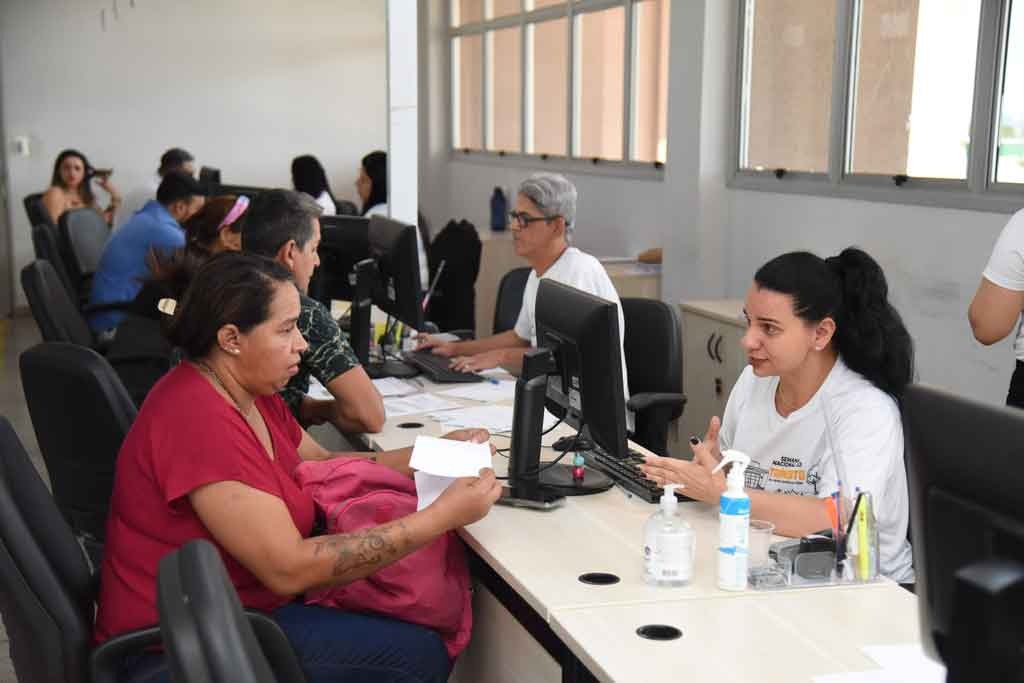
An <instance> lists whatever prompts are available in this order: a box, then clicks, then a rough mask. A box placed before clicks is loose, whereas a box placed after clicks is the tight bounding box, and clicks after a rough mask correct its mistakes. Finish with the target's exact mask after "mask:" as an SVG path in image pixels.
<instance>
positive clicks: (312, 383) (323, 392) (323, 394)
mask: <svg viewBox="0 0 1024 683" xmlns="http://www.w3.org/2000/svg"><path fill="white" fill-rule="evenodd" d="M306 396H309V397H310V398H315V399H317V400H318V401H333V400H334V397H333V396H331V392H329V391H327V388H326V387H325V386H324V385H323V384H320V381H319V380H318V379H317V378H316V377H310V378H309V389H307V390H306Z"/></svg>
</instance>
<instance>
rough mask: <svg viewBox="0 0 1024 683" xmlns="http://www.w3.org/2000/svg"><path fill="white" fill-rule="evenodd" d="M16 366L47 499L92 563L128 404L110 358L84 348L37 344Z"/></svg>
mask: <svg viewBox="0 0 1024 683" xmlns="http://www.w3.org/2000/svg"><path fill="white" fill-rule="evenodd" d="M20 367H21V382H22V385H23V388H24V391H25V402H26V403H27V405H28V412H29V416H30V417H31V418H32V428H33V429H34V430H35V433H36V439H37V440H38V442H39V450H40V452H41V453H42V456H43V460H44V462H45V463H46V469H47V471H48V472H49V473H50V483H51V484H52V485H53V498H54V500H55V501H56V503H57V508H58V509H59V510H60V511H61V514H63V515H64V519H65V520H67V522H68V524H69V525H70V526H71V528H72V529H73V530H74V532H75V534H76V535H78V536H80V537H81V538H82V540H83V544H84V545H85V546H86V550H87V552H89V554H90V557H91V558H92V559H93V560H94V564H95V565H96V566H98V564H99V562H98V560H99V555H100V554H101V552H102V544H103V539H104V534H105V530H106V529H105V526H106V521H107V510H108V508H109V507H110V496H111V494H112V492H113V488H114V465H115V463H116V461H117V453H118V451H119V450H120V449H121V443H122V442H123V441H124V438H125V436H126V435H127V434H128V429H129V428H130V427H131V425H132V421H133V420H134V419H135V414H136V409H135V404H134V403H133V402H132V399H131V397H130V396H129V395H128V392H127V391H126V390H125V388H124V385H123V384H122V383H121V380H120V379H119V378H118V376H117V374H116V373H115V372H114V369H113V368H112V367H111V365H110V363H108V362H107V360H106V359H105V358H103V357H102V356H100V355H99V354H98V353H96V352H95V351H93V350H91V349H88V348H86V347H84V346H79V345H77V344H68V343H63V342H43V343H42V344H38V345H36V346H34V347H32V348H31V349H29V350H27V351H25V352H24V353H22V354H21V358H20Z"/></svg>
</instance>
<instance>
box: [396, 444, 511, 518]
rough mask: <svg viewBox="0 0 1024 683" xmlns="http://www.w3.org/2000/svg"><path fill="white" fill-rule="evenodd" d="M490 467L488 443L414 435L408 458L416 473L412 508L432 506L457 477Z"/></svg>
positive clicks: (469, 475)
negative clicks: (414, 438)
mask: <svg viewBox="0 0 1024 683" xmlns="http://www.w3.org/2000/svg"><path fill="white" fill-rule="evenodd" d="M493 464H494V463H493V462H492V461H491V447H490V445H489V444H486V443H473V442H471V441H454V440H452V439H438V438H435V437H432V436H417V437H416V442H415V444H413V447H412V457H410V458H409V467H411V468H413V469H414V470H416V473H415V475H414V477H415V480H416V495H417V497H418V498H419V501H418V503H417V504H416V509H417V510H422V509H423V508H425V507H427V506H428V505H430V504H431V503H433V502H434V501H435V500H436V499H437V497H438V496H440V495H441V494H442V493H444V490H445V489H447V488H448V487H449V486H450V485H451V483H452V482H453V481H455V480H456V479H457V478H459V477H476V476H479V474H480V470H482V469H483V468H485V467H491V466H492V465H493Z"/></svg>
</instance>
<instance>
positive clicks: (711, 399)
mask: <svg viewBox="0 0 1024 683" xmlns="http://www.w3.org/2000/svg"><path fill="white" fill-rule="evenodd" d="M682 321H683V392H684V393H685V394H686V398H687V402H686V409H685V411H684V412H683V419H682V432H681V433H680V434H679V437H680V441H685V439H687V438H689V436H690V435H691V434H695V435H697V436H704V432H706V431H707V427H708V421H709V420H710V419H711V417H712V416H714V415H717V416H719V417H721V416H722V413H723V412H724V411H725V403H726V401H727V400H728V399H729V391H730V390H731V389H732V386H733V384H734V383H735V382H736V378H737V377H738V376H739V373H740V371H741V370H742V369H743V364H744V363H745V362H746V361H745V359H746V356H745V355H744V353H743V350H742V348H741V347H740V338H741V337H742V336H743V330H742V328H740V327H737V326H733V325H727V324H725V323H721V322H719V321H717V320H713V319H711V318H705V317H703V316H700V315H695V314H693V313H689V312H686V311H684V312H683V315H682Z"/></svg>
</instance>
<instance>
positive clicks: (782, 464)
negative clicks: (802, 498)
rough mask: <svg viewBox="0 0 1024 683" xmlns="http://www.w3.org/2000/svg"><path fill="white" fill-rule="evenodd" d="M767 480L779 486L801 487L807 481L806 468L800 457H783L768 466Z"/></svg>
mask: <svg viewBox="0 0 1024 683" xmlns="http://www.w3.org/2000/svg"><path fill="white" fill-rule="evenodd" d="M768 481H770V482H772V483H773V484H778V485H781V486H798V487H802V486H803V485H804V484H805V483H806V482H807V469H806V468H805V467H804V462H803V460H801V459H800V458H790V457H783V458H779V459H777V460H774V461H773V462H772V464H771V466H770V467H769V468H768Z"/></svg>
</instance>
